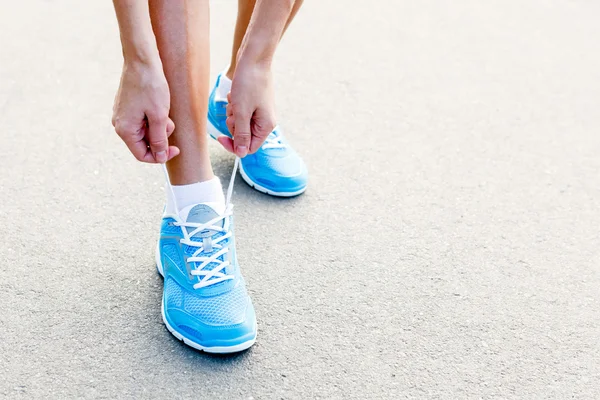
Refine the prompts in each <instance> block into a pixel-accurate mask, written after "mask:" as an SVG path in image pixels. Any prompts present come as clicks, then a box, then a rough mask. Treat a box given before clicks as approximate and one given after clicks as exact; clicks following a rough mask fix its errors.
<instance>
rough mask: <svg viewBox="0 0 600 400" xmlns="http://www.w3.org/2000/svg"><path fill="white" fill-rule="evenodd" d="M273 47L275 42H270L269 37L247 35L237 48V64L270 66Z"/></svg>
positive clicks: (273, 51)
mask: <svg viewBox="0 0 600 400" xmlns="http://www.w3.org/2000/svg"><path fill="white" fill-rule="evenodd" d="M275 47H276V44H271V43H270V40H269V38H263V37H259V36H256V35H253V37H247V38H246V39H244V42H243V43H242V45H241V46H240V49H239V50H238V54H237V64H238V65H242V64H246V65H256V66H262V67H265V68H270V67H271V64H272V62H273V55H274V53H275Z"/></svg>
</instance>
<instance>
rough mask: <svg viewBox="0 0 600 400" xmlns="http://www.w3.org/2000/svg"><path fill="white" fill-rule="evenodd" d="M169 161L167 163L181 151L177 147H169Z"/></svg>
mask: <svg viewBox="0 0 600 400" xmlns="http://www.w3.org/2000/svg"><path fill="white" fill-rule="evenodd" d="M168 153H169V159H168V160H167V161H171V160H172V159H173V158H175V157H177V156H178V155H179V153H181V151H180V150H179V147H177V146H169V151H168Z"/></svg>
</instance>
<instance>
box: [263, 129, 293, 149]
mask: <svg viewBox="0 0 600 400" xmlns="http://www.w3.org/2000/svg"><path fill="white" fill-rule="evenodd" d="M275 132H276V131H273V132H271V133H269V136H267V139H266V140H265V142H264V143H263V145H262V146H261V147H262V148H263V149H285V148H286V147H287V145H286V144H285V143H282V142H281V136H280V135H279V134H278V133H277V134H276V133H275Z"/></svg>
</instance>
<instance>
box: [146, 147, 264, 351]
mask: <svg viewBox="0 0 600 400" xmlns="http://www.w3.org/2000/svg"><path fill="white" fill-rule="evenodd" d="M237 164H238V160H237V159H236V167H237ZM236 169H237V168H234V174H235V170H236ZM234 177H235V175H234ZM167 182H168V180H167ZM232 183H233V179H232V181H231V183H230V185H229V190H228V196H227V203H226V204H227V205H226V206H223V204H218V203H201V204H196V205H192V206H189V207H186V208H184V209H183V210H181V212H180V213H179V215H168V214H166V213H165V215H163V219H162V224H161V229H160V239H159V241H158V246H157V249H156V266H157V268H158V271H159V272H160V274H161V275H162V276H163V277H164V291H163V298H162V317H163V321H164V323H165V325H166V327H167V329H168V330H169V331H170V332H171V333H172V334H173V335H174V336H175V337H176V338H177V339H179V340H182V341H183V342H184V343H185V344H187V345H188V346H191V347H193V348H195V349H198V350H203V351H206V352H209V353H233V352H238V351H242V350H245V349H247V348H249V347H250V346H252V345H253V344H254V342H255V340H256V333H257V329H256V316H255V314H254V307H253V306H252V301H251V300H250V297H249V296H248V293H247V292H246V285H245V283H244V278H243V277H242V274H241V273H240V268H239V265H238V261H237V257H236V253H235V240H234V236H233V221H232V207H233V206H232V205H231V204H230V197H231V191H232V189H233V185H232ZM167 184H168V183H167ZM168 185H169V184H168Z"/></svg>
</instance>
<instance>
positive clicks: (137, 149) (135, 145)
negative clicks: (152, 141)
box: [125, 138, 156, 164]
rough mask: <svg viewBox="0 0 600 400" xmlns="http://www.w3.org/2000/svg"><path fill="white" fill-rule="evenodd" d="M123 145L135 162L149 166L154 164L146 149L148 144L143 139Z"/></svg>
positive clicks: (150, 154)
mask: <svg viewBox="0 0 600 400" xmlns="http://www.w3.org/2000/svg"><path fill="white" fill-rule="evenodd" d="M125 144H126V145H127V148H129V151H130V152H131V154H133V156H134V157H135V159H136V160H138V161H141V162H145V163H150V164H155V163H156V160H155V159H154V156H153V155H152V152H151V151H150V149H149V148H148V144H147V143H146V141H145V140H144V139H143V138H142V139H141V140H139V141H137V142H130V143H127V142H125Z"/></svg>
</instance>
